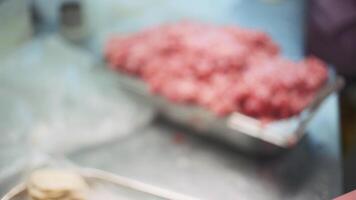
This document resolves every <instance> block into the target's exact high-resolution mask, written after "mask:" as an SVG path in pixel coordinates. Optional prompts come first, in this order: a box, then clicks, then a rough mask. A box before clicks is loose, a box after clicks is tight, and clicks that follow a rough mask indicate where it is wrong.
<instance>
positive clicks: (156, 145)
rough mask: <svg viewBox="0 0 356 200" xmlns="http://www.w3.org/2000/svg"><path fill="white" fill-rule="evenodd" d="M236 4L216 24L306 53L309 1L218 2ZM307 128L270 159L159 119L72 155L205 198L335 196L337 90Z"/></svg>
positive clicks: (291, 54) (338, 176)
mask: <svg viewBox="0 0 356 200" xmlns="http://www.w3.org/2000/svg"><path fill="white" fill-rule="evenodd" d="M199 2H200V1H193V2H192V4H197V5H191V7H194V6H195V7H197V8H199ZM204 2H206V1H204ZM231 2H232V4H231V5H230V6H227V8H228V9H229V10H227V11H226V12H224V16H221V17H217V18H216V19H217V21H221V22H223V23H225V22H228V23H238V24H242V25H243V26H248V27H258V28H260V29H263V30H266V31H267V32H269V33H270V34H271V35H272V37H273V38H274V39H275V40H277V41H278V43H279V44H281V46H282V50H283V52H284V54H285V55H286V56H288V57H290V58H294V59H298V58H300V57H302V56H303V51H302V49H303V37H304V31H303V26H304V25H303V19H304V15H305V9H304V1H298V0H288V1H286V0H284V1H280V3H278V4H269V5H268V4H264V3H261V1H259V0H249V1H247V0H245V1H241V0H240V1H221V3H222V4H223V3H231ZM185 3H186V2H185ZM201 3H202V2H200V4H201ZM222 7H223V6H222ZM214 12H215V11H214V8H211V13H214ZM215 13H216V12H215ZM308 130H309V133H308V134H307V137H305V138H304V139H303V140H302V142H301V143H300V145H299V146H298V147H297V148H295V149H294V150H292V151H290V152H286V153H284V154H281V155H279V156H276V157H270V158H265V157H256V156H251V155H245V154H244V153H242V152H239V151H237V150H234V149H233V148H230V147H227V146H224V144H221V143H217V142H215V141H212V140H207V139H203V138H201V137H199V136H196V135H193V134H189V133H186V132H187V131H185V130H182V129H179V128H177V127H174V126H172V125H169V124H166V123H163V122H155V123H153V124H152V125H150V126H148V127H146V128H144V129H143V130H140V131H137V133H135V134H132V135H130V136H128V137H127V138H125V139H122V140H118V141H113V142H112V143H109V144H107V145H105V146H101V147H98V148H93V149H89V150H88V149H87V150H83V151H82V152H77V153H75V154H72V155H71V156H70V158H71V159H72V160H73V161H74V162H76V163H78V164H81V165H86V166H91V167H98V168H101V169H105V170H108V171H111V172H115V173H117V174H120V175H123V176H127V177H131V178H134V179H137V180H141V181H143V182H146V183H150V184H153V185H156V186H161V187H164V188H167V189H171V190H175V191H177V192H182V193H185V194H188V195H192V196H196V197H198V198H201V199H226V200H228V199H255V200H259V199H264V200H266V199H267V200H269V199H270V200H276V199H290V200H292V199H308V200H313V199H331V198H332V197H335V196H337V195H339V194H340V193H341V187H342V186H341V166H340V165H341V164H340V163H341V162H340V145H339V125H338V104H337V96H336V95H334V96H331V97H330V98H329V99H328V100H327V101H326V102H325V103H324V105H323V106H322V108H321V110H320V112H319V113H318V114H317V116H316V117H315V119H314V120H313V121H312V123H311V124H310V127H309V129H308Z"/></svg>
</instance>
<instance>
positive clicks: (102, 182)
mask: <svg viewBox="0 0 356 200" xmlns="http://www.w3.org/2000/svg"><path fill="white" fill-rule="evenodd" d="M76 172H78V173H79V174H80V175H82V176H83V177H84V179H85V180H86V181H87V182H88V184H89V186H90V193H89V197H88V200H101V199H107V200H109V199H122V200H126V199H152V200H154V199H155V200H156V199H157V200H161V199H171V200H197V199H196V198H193V197H189V196H186V195H183V194H179V193H176V192H172V191H169V190H165V189H162V188H159V187H155V186H151V185H148V184H145V183H142V182H139V181H136V180H132V179H129V178H125V177H121V176H118V175H115V174H112V173H109V172H105V171H102V170H98V169H91V168H80V169H76ZM28 199H29V196H28V194H27V187H26V184H25V183H21V184H18V185H17V186H15V187H14V188H13V189H11V190H10V191H9V192H8V193H7V194H5V196H3V197H2V198H1V200H28Z"/></svg>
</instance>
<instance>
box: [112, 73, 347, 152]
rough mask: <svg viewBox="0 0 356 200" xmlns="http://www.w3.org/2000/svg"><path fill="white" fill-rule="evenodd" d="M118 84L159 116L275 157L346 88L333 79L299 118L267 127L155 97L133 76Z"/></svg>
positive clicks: (241, 117)
mask: <svg viewBox="0 0 356 200" xmlns="http://www.w3.org/2000/svg"><path fill="white" fill-rule="evenodd" d="M118 81H119V82H120V84H121V85H122V86H123V88H124V89H125V90H127V91H129V92H130V93H132V94H135V96H136V97H138V98H139V99H140V100H143V101H145V102H148V103H150V104H151V105H153V106H154V107H155V108H156V109H157V111H158V112H159V114H161V115H162V116H164V117H166V118H167V119H169V120H171V121H173V122H175V123H178V124H180V125H183V126H186V127H189V128H192V129H194V130H195V131H197V132H199V133H200V134H202V135H207V136H209V137H213V138H216V139H219V140H222V141H224V142H227V143H229V144H232V145H233V146H236V147H239V148H240V149H242V150H244V151H247V152H250V153H257V154H275V153H276V152H280V151H281V150H285V149H290V148H292V147H294V146H295V145H296V144H297V143H298V141H299V140H300V139H301V138H302V136H303V135H304V133H305V129H306V126H307V123H308V122H309V121H310V120H311V119H312V117H313V116H314V114H315V113H316V111H317V110H318V108H319V106H320V105H321V104H322V102H323V101H324V100H325V99H326V97H328V96H329V95H330V94H332V93H333V92H335V91H337V90H339V89H340V88H341V87H342V86H343V85H344V81H343V78H342V77H339V76H336V77H334V78H331V79H330V80H329V81H328V82H327V83H326V84H325V86H324V87H323V88H321V89H320V91H319V92H318V93H317V95H316V97H315V99H314V100H313V102H311V103H310V105H309V106H308V107H307V108H306V109H305V110H304V111H303V112H301V113H300V114H299V115H298V116H294V117H291V118H288V119H285V120H279V121H274V122H271V123H268V124H264V123H262V122H260V121H259V120H256V119H254V118H251V117H249V116H246V115H243V114H241V113H237V112H236V113H233V114H232V115H230V116H228V117H223V118H219V117H216V116H215V115H214V114H213V113H211V112H209V111H208V110H206V109H204V108H201V107H199V106H195V105H185V104H176V103H172V102H170V101H168V100H166V99H165V98H163V97H160V96H157V95H152V94H151V93H150V92H149V91H148V88H147V85H146V84H145V83H144V82H143V81H142V80H140V79H139V78H137V77H134V76H130V75H126V74H123V73H120V72H118Z"/></svg>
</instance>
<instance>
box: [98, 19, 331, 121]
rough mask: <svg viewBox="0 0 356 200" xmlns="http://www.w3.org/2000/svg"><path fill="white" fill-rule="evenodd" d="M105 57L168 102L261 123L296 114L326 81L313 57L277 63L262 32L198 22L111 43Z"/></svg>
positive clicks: (273, 45)
mask: <svg viewBox="0 0 356 200" xmlns="http://www.w3.org/2000/svg"><path fill="white" fill-rule="evenodd" d="M105 56H106V59H107V61H108V62H109V63H110V67H111V68H112V69H115V70H120V71H123V72H125V73H128V74H131V75H135V76H138V77H140V78H142V79H143V80H144V81H145V82H146V83H147V84H148V85H149V87H150V89H151V91H152V92H153V93H155V94H159V95H162V96H164V97H166V98H167V99H169V100H171V101H173V102H177V103H187V104H188V103H189V104H198V105H200V106H203V107H205V108H207V109H208V110H210V111H212V112H214V113H215V114H217V115H219V116H226V115H229V114H231V113H232V112H241V113H244V114H246V115H249V116H251V117H255V118H257V119H261V120H264V121H265V120H267V121H268V120H277V119H283V118H288V117H291V116H293V115H296V114H298V113H300V112H301V111H302V110H303V109H304V108H305V107H306V106H307V105H308V104H309V103H310V101H311V100H312V99H313V97H314V95H315V93H316V91H317V90H318V89H320V87H321V86H322V85H323V84H324V83H325V81H326V80H327V76H328V75H327V69H326V67H325V64H324V63H323V62H322V61H320V60H319V59H317V58H314V57H310V58H307V59H305V60H303V61H300V62H292V61H289V60H287V59H285V58H282V57H281V56H280V54H279V47H278V45H277V44H276V43H274V42H273V41H272V39H271V38H270V37H269V36H268V35H267V34H266V33H264V32H260V31H256V30H249V29H244V28H240V27H237V26H213V25H209V24H203V23H195V22H179V23H173V24H166V25H161V26H157V27H152V28H149V29H146V30H144V31H141V32H138V33H135V34H132V35H129V36H126V37H113V38H111V39H110V40H109V41H108V43H107V45H106V48H105Z"/></svg>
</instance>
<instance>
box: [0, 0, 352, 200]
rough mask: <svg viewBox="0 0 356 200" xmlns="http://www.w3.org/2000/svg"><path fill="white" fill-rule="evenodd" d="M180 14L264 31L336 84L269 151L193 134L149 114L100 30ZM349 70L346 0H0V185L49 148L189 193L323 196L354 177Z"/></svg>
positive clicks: (151, 109) (341, 189) (112, 31)
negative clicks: (338, 82)
mask: <svg viewBox="0 0 356 200" xmlns="http://www.w3.org/2000/svg"><path fill="white" fill-rule="evenodd" d="M180 20H195V21H201V22H204V23H209V24H214V25H236V26H239V27H243V28H250V29H256V30H260V31H263V32H265V33H267V34H268V35H269V36H270V37H271V38H272V40H273V41H275V43H277V44H278V45H279V46H280V51H281V55H282V56H283V57H285V58H287V59H289V60H292V61H299V60H302V59H304V57H305V56H306V55H315V56H317V57H319V58H320V59H322V60H323V61H325V62H326V63H327V64H328V73H329V76H330V77H331V78H330V79H336V77H343V79H344V80H345V83H346V84H345V86H344V87H343V89H341V90H340V91H339V92H334V93H332V94H330V95H328V96H327V97H325V98H324V99H323V100H324V101H323V103H322V104H321V106H320V107H319V108H318V109H317V111H316V113H315V117H314V118H313V119H312V120H311V121H310V123H308V124H302V125H300V124H297V125H300V126H302V127H303V128H304V126H306V130H305V131H303V132H305V134H304V136H303V137H301V138H300V141H298V142H297V144H295V145H293V146H291V147H289V146H288V148H286V149H284V148H282V150H280V151H278V153H273V155H264V154H261V153H257V154H256V153H250V152H246V151H245V150H241V149H240V148H239V147H237V146H235V145H231V144H227V143H226V142H224V141H221V140H219V139H216V138H215V137H205V136H202V135H204V133H203V134H199V133H198V134H197V132H196V131H194V130H192V129H191V128H190V127H189V126H188V127H187V126H181V125H177V124H176V123H174V122H173V123H172V122H171V121H170V120H166V119H165V117H157V108H156V106H154V105H152V104H148V103H147V102H146V101H145V99H140V98H137V97H135V96H134V95H131V94H129V93H128V92H127V91H126V90H125V87H123V85H122V77H121V76H117V74H116V73H115V72H113V71H112V70H109V69H108V67H107V64H106V63H105V53H104V51H105V44H106V42H107V41H108V40H109V39H110V38H111V37H113V36H116V35H130V34H132V33H135V32H137V31H141V30H142V29H145V28H149V27H154V26H157V25H160V24H162V23H173V22H176V21H180ZM212 48H214V47H212ZM286 76H291V77H292V76H294V75H293V74H287V75H286ZM311 76H317V75H316V74H311ZM277 78H278V77H276V79H277ZM355 80H356V1H354V0H344V1H337V0H220V1H213V0H195V1H188V0H180V1H173V0H141V1H139V0H102V1H95V0H51V1H46V0H0V119H1V120H0V195H1V196H2V195H3V194H5V193H6V192H7V191H8V190H9V189H10V188H11V187H13V186H14V185H15V184H16V183H18V182H19V181H20V180H22V179H23V177H25V176H26V173H28V172H29V170H31V168H32V167H33V166H35V165H37V164H38V163H39V162H42V161H43V160H45V159H47V158H48V157H52V158H55V159H65V160H66V161H68V162H71V163H73V164H75V165H79V166H85V167H93V168H98V169H102V170H106V171H109V172H113V173H115V174H119V175H122V176H125V177H129V178H132V179H135V180H139V181H142V182H145V183H147V184H152V185H155V186H157V187H164V188H167V189H170V190H173V191H177V192H180V193H183V194H186V195H191V196H195V197H197V198H198V199H271V200H272V199H273V200H275V199H332V198H335V197H337V196H339V195H341V194H343V193H346V192H349V191H352V190H354V189H355V188H356V173H355V172H354V169H355V167H356V148H355V145H356V134H355V132H356V84H355ZM272 98H273V97H272ZM176 112H179V111H176ZM214 119H215V118H214ZM298 119H299V118H298ZM173 121H174V120H173ZM216 121H219V123H220V120H219V119H216ZM221 123H224V122H221ZM293 123H297V122H294V121H293ZM298 123H300V121H298ZM219 125H220V124H219ZM288 126H289V125H288ZM294 126H296V125H295V124H293V127H294ZM261 127H263V126H261ZM283 130H284V131H285V129H283ZM298 130H299V129H298ZM203 132H204V131H203ZM216 132H219V131H215V133H216ZM222 132H223V130H222ZM216 134H220V133H216ZM236 134H237V133H236ZM238 134H241V133H238ZM253 137H256V136H253ZM258 137H260V138H259V139H261V138H263V136H258ZM258 137H257V138H258ZM276 137H277V136H276ZM295 137H296V138H298V137H299V135H297V136H295ZM234 139H236V138H234ZM298 140H299V139H298ZM246 141H247V140H246ZM289 142H290V143H295V142H293V141H289ZM237 143H245V146H248V148H256V149H262V152H263V151H266V152H268V151H269V148H272V147H270V146H267V147H266V148H261V146H258V145H262V144H260V143H259V142H256V141H255V140H253V141H250V140H248V142H245V140H244V139H241V140H240V142H237ZM242 146H244V145H242ZM272 146H273V145H272Z"/></svg>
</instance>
